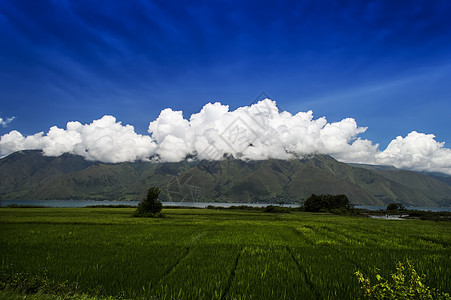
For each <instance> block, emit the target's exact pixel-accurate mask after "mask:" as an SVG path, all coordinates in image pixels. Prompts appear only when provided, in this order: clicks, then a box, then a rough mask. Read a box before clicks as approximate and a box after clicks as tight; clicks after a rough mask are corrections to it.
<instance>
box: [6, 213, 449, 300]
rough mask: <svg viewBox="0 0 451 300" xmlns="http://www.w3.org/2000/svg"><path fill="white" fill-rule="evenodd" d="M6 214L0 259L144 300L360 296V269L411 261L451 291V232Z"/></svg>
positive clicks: (326, 217) (387, 224)
mask: <svg viewBox="0 0 451 300" xmlns="http://www.w3.org/2000/svg"><path fill="white" fill-rule="evenodd" d="M132 212H133V209H132V208H0V262H1V266H0V268H1V271H2V272H3V273H6V274H9V273H11V274H13V273H17V272H26V273H30V274H35V275H42V276H44V275H45V276H48V278H50V279H52V280H56V281H58V282H65V281H67V282H69V283H73V282H75V283H77V285H78V286H79V288H80V290H81V291H86V292H88V291H90V290H92V289H96V288H97V289H98V288H101V289H102V290H104V291H105V293H106V295H111V296H117V295H122V296H123V297H125V298H132V299H136V298H139V299H142V298H144V299H356V298H358V297H360V296H361V291H360V288H359V285H358V282H357V279H356V276H355V274H354V273H355V272H356V271H357V270H360V271H361V272H363V273H364V274H365V275H366V276H370V278H374V276H375V274H376V273H375V272H376V271H375V268H378V269H380V271H377V272H378V273H379V274H381V275H382V276H384V277H386V278H388V277H389V276H390V274H391V273H393V272H394V271H395V267H396V263H397V262H398V261H405V260H406V259H409V260H411V262H412V264H413V265H414V266H415V269H416V270H417V271H418V272H419V273H420V274H421V273H424V274H426V283H427V284H428V285H429V286H431V287H433V288H438V289H440V290H442V291H445V292H450V287H451V248H450V245H451V224H450V223H449V222H432V221H421V220H381V219H370V218H363V217H349V216H336V215H332V214H312V213H306V212H291V213H289V214H271V213H263V212H261V211H244V210H210V209H164V210H163V213H164V214H165V216H166V217H165V218H156V219H149V218H133V217H132V216H131V215H132Z"/></svg>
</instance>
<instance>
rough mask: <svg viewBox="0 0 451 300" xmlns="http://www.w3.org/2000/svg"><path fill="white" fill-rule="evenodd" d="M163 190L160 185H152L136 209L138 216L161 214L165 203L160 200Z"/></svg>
mask: <svg viewBox="0 0 451 300" xmlns="http://www.w3.org/2000/svg"><path fill="white" fill-rule="evenodd" d="M160 193H161V190H160V188H158V187H151V188H150V189H149V190H148V191H147V197H146V198H145V199H143V200H142V201H141V202H140V203H139V204H138V208H137V209H136V212H135V216H136V217H156V216H160V212H161V209H162V208H163V204H161V202H160V200H158V196H159V195H160Z"/></svg>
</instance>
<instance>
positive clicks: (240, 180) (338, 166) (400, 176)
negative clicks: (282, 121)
mask: <svg viewBox="0 0 451 300" xmlns="http://www.w3.org/2000/svg"><path fill="white" fill-rule="evenodd" d="M150 186H160V187H161V188H162V189H163V193H162V200H166V201H169V200H172V201H205V202H208V201H221V202H240V203H247V202H268V203H274V202H280V201H284V202H299V201H302V200H303V199H305V198H307V197H308V196H310V195H311V194H312V193H315V194H326V193H329V194H346V195H347V196H348V197H349V198H350V199H351V201H352V202H353V203H354V204H361V205H386V204H388V203H391V202H401V203H404V204H405V205H414V206H450V205H451V186H450V185H448V184H446V183H444V182H442V181H439V180H437V179H434V178H432V177H430V176H427V175H424V174H420V173H416V172H410V171H401V170H397V169H395V168H390V167H372V166H365V165H349V164H345V163H341V162H338V161H336V160H335V159H333V158H332V157H330V156H327V155H315V156H312V157H309V158H306V159H293V160H277V159H268V160H263V161H242V160H235V159H230V158H229V159H224V160H222V161H188V160H186V161H182V162H179V163H151V162H135V163H119V164H104V163H98V162H89V161H85V160H84V159H83V158H81V157H79V156H75V155H63V156H60V157H45V156H42V155H41V153H40V152H39V151H24V152H17V153H14V154H11V155H10V156H8V157H5V158H3V159H1V160H0V187H1V190H0V197H1V198H2V199H109V200H139V199H142V198H143V197H144V195H145V193H146V190H147V189H148V188H149V187H150Z"/></svg>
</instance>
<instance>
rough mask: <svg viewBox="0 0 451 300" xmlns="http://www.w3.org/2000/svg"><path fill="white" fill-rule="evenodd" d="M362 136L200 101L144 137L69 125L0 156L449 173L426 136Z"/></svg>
mask: <svg viewBox="0 0 451 300" xmlns="http://www.w3.org/2000/svg"><path fill="white" fill-rule="evenodd" d="M365 131H366V128H365V127H359V126H358V125H357V122H356V121H355V119H353V118H346V119H343V120H341V121H339V122H333V123H329V122H328V121H327V119H326V118H324V117H322V118H318V119H314V117H313V112H312V111H308V112H298V113H296V114H291V113H289V112H287V111H279V109H278V107H277V105H276V102H275V101H272V100H270V99H265V100H262V101H260V102H258V103H255V104H253V105H250V106H243V107H239V108H238V109H236V110H233V111H231V110H230V109H229V106H227V105H223V104H221V103H219V102H216V103H208V104H206V105H205V106H204V107H203V108H202V109H201V110H200V112H198V113H195V114H193V115H191V116H190V117H189V118H185V117H184V116H183V112H182V111H174V110H172V109H170V108H167V109H164V110H163V111H161V113H160V115H159V116H158V118H157V119H156V120H154V121H152V122H150V124H149V128H148V132H149V135H141V134H137V133H136V132H135V130H134V127H133V126H131V125H122V124H121V122H118V121H117V120H116V119H115V118H114V117H113V116H104V117H102V118H101V119H98V120H94V121H93V122H92V123H90V124H81V123H79V122H68V123H67V125H66V128H58V127H56V126H54V127H52V128H50V130H49V131H48V132H47V133H46V134H44V133H43V132H40V133H37V134H35V135H31V136H26V137H25V136H23V135H22V134H21V133H20V132H18V131H15V130H13V131H11V132H10V133H7V134H5V135H3V136H1V137H0V155H1V156H5V155H8V154H10V153H12V152H15V151H18V150H24V149H40V150H42V151H43V153H44V155H48V156H59V155H61V154H63V153H72V154H78V155H81V156H83V157H85V158H86V159H88V160H97V161H102V162H109V163H117V162H123V161H135V160H148V159H151V160H153V161H162V162H177V161H180V160H183V159H185V158H186V157H197V158H198V159H210V160H217V159H222V158H223V157H224V156H225V155H227V156H233V157H235V158H239V159H249V160H261V159H267V158H278V159H290V158H294V157H302V156H305V155H310V154H316V153H321V154H329V155H331V156H333V157H335V158H336V159H338V160H340V161H344V162H357V163H369V164H384V165H393V166H395V167H398V168H403V169H411V170H417V171H437V172H443V173H447V174H450V175H451V149H448V148H445V145H444V143H440V142H437V141H436V140H435V136H434V135H432V134H424V133H418V132H416V131H412V132H411V133H410V134H408V135H407V136H406V137H397V138H396V139H394V140H393V141H392V142H391V143H390V144H389V145H388V147H387V148H386V149H385V150H383V151H381V150H379V144H374V143H373V142H372V141H370V140H367V139H362V138H361V137H359V135H361V134H362V133H364V132H365Z"/></svg>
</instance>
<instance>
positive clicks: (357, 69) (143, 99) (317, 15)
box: [0, 0, 451, 148]
mask: <svg viewBox="0 0 451 300" xmlns="http://www.w3.org/2000/svg"><path fill="white" fill-rule="evenodd" d="M450 15H451V1H447V0H442V1H440V0H439V1H287V2H284V3H280V2H276V1H274V2H270V1H258V2H256V1H211V2H209V1H205V2H203V1H193V2H190V1H145V0H141V1H132V0H131V1H62V0H61V1H46V0H42V1H35V0H30V1H22V0H10V1H8V0H3V1H1V2H0V118H2V119H4V120H5V119H7V118H9V117H12V116H14V117H15V119H14V120H13V121H12V122H10V123H9V124H8V125H7V126H6V127H0V134H5V133H8V132H10V131H11V130H13V129H14V130H18V131H20V132H21V133H22V134H24V135H29V134H34V133H36V132H39V131H44V132H47V131H48V129H49V128H50V127H51V126H53V125H57V126H59V127H65V124H66V122H68V121H72V120H77V121H80V122H81V123H89V122H92V120H94V119H99V118H101V117H102V116H103V115H105V114H110V115H113V116H115V117H116V118H117V119H118V120H120V121H122V122H123V123H124V124H132V125H134V126H135V129H136V131H137V132H139V133H146V131H147V127H148V125H149V122H150V121H153V120H155V119H156V118H157V117H158V115H159V113H160V111H161V110H162V109H164V108H166V107H171V108H172V109H174V110H182V111H183V112H184V116H185V118H188V117H189V116H190V115H191V114H192V113H196V112H198V111H199V110H200V109H201V108H202V107H203V106H204V105H205V104H206V103H208V102H215V101H220V102H221V103H223V104H228V105H230V107H231V109H234V108H237V107H240V106H245V105H248V104H250V103H252V102H253V101H254V99H255V97H257V96H258V95H259V94H260V93H261V92H263V91H264V92H266V93H267V94H268V95H269V96H271V98H272V99H273V100H276V101H277V104H278V105H279V107H280V108H281V109H283V110H287V111H289V112H291V113H296V112H298V111H308V110H313V113H314V116H315V118H318V117H321V116H325V117H326V118H327V119H328V120H329V121H332V122H333V121H339V120H341V119H343V118H347V117H352V118H354V119H356V121H357V123H358V125H359V126H365V127H368V130H367V132H366V133H364V134H363V135H362V136H363V137H364V138H366V139H370V140H372V141H373V142H374V143H380V144H381V147H382V148H385V146H386V145H387V144H388V143H389V142H390V141H391V140H392V139H394V138H395V137H396V136H398V135H402V136H406V135H407V134H408V133H409V132H411V131H413V130H416V131H418V132H422V133H433V134H434V135H436V140H437V141H440V142H446V146H447V147H448V148H449V147H450V145H451V130H450V129H449V128H450V125H449V120H450V112H451V18H450V17H449V16H450Z"/></svg>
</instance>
